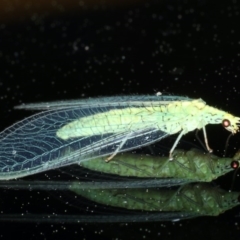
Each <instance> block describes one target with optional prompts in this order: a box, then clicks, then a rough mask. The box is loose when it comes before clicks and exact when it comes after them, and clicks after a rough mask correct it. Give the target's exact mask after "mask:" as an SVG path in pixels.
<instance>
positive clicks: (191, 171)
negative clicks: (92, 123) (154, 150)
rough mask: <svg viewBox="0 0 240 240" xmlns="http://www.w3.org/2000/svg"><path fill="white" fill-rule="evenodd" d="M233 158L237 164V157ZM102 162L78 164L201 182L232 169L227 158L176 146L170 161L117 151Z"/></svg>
mask: <svg viewBox="0 0 240 240" xmlns="http://www.w3.org/2000/svg"><path fill="white" fill-rule="evenodd" d="M235 158H236V159H235V160H236V161H238V162H239V163H240V161H239V159H240V158H239V157H235ZM103 161H104V160H103V159H102V158H97V159H93V160H90V161H85V162H81V164H80V165H81V166H83V167H84V168H88V169H91V170H95V171H99V172H104V173H108V174H116V175H120V176H127V177H130V176H134V177H145V178H179V179H189V180H192V181H204V182H210V181H212V180H213V179H216V178H218V177H219V176H222V175H224V174H226V173H227V172H230V171H231V170H232V168H231V167H230V165H231V162H232V159H231V158H220V157H217V156H215V155H213V154H208V153H207V154H205V153H203V152H201V151H199V150H197V149H191V150H189V151H185V150H180V149H176V150H175V152H174V161H169V158H168V157H159V156H146V155H144V156H141V155H138V154H130V153H124V154H119V155H117V156H116V157H115V158H114V159H113V160H111V161H110V162H109V163H107V164H104V162H103Z"/></svg>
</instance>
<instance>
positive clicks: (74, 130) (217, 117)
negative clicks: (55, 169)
mask: <svg viewBox="0 0 240 240" xmlns="http://www.w3.org/2000/svg"><path fill="white" fill-rule="evenodd" d="M142 105H143V106H142V107H141V106H139V107H134V106H132V107H131V106H127V107H125V108H120V109H111V110H109V111H106V112H101V113H95V114H92V115H89V116H86V117H82V118H79V119H76V120H75V121H72V122H70V123H68V124H66V125H64V126H63V127H62V128H60V129H59V130H58V131H57V133H56V135H57V136H58V137H59V138H61V139H64V140H67V139H72V138H77V137H81V136H91V135H102V134H106V133H121V132H129V131H136V130H139V129H145V128H150V127H157V128H158V129H159V130H161V131H162V132H165V133H167V134H175V133H177V132H179V131H181V130H183V131H184V133H187V132H189V131H192V130H194V129H201V128H203V127H204V126H205V125H206V124H219V123H221V122H222V120H223V119H229V120H230V122H232V127H233V128H234V129H233V130H234V131H235V130H236V129H237V126H235V122H236V121H238V118H236V119H235V117H234V116H232V115H230V114H227V113H226V112H224V111H221V110H218V109H216V108H213V107H210V106H208V105H206V103H205V102H204V101H203V100H202V99H196V100H188V101H186V100H183V101H171V102H167V101H166V102H159V103H157V102H154V103H153V102H150V103H148V102H143V103H142Z"/></svg>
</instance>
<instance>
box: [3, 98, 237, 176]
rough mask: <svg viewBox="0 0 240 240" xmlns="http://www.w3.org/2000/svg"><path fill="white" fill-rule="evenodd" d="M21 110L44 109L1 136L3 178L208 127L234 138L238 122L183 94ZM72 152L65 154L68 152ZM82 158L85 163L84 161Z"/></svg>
mask: <svg viewBox="0 0 240 240" xmlns="http://www.w3.org/2000/svg"><path fill="white" fill-rule="evenodd" d="M16 108H17V109H28V110H43V111H42V112H40V113H37V114H35V115H33V116H31V117H28V118H26V119H24V120H22V121H20V122H18V123H15V124H14V125H12V126H10V127H9V128H7V129H6V130H4V131H3V132H1V133H0V138H1V142H0V179H10V178H13V177H16V178H18V177H21V176H25V175H28V174H34V173H37V172H42V171H46V170H48V169H54V168H58V167H61V166H66V165H70V164H73V163H76V161H86V160H88V159H92V158H96V157H99V156H108V159H107V160H108V161H109V160H111V159H112V158H113V157H114V156H115V155H116V154H117V153H119V152H123V151H128V150H131V149H135V148H138V147H141V146H146V145H150V144H152V143H154V142H157V141H159V140H161V139H162V138H164V137H167V136H169V135H172V134H175V133H179V135H178V137H177V139H176V141H175V143H174V144H173V146H172V148H171V150H170V153H169V158H170V159H172V153H173V151H174V149H175V147H176V146H177V144H178V142H179V141H180V139H181V137H182V136H183V135H184V134H186V133H188V132H189V131H192V130H194V129H201V128H203V133H204V139H205V144H206V147H207V149H208V150H209V151H211V149H210V147H209V146H208V141H207V135H206V130H205V125H207V124H223V126H224V127H225V128H226V129H227V130H228V131H230V132H232V133H233V134H234V133H236V132H237V131H238V124H239V120H240V119H239V118H238V117H234V116H233V115H231V114H229V113H226V112H224V111H221V110H219V109H216V108H213V107H210V106H208V105H206V103H205V102H204V101H203V100H201V99H196V100H193V99H190V98H187V97H180V96H122V97H106V98H94V99H86V100H75V101H62V102H53V103H39V104H27V105H21V106H18V107H16ZM69 149H70V150H71V151H72V150H73V151H72V152H71V154H69V155H64V152H66V151H67V150H69ZM79 159H80V160H79Z"/></svg>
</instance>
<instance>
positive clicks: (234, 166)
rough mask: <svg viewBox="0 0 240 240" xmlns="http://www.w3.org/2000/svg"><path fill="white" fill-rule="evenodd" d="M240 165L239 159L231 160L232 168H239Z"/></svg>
mask: <svg viewBox="0 0 240 240" xmlns="http://www.w3.org/2000/svg"><path fill="white" fill-rule="evenodd" d="M238 167H239V162H238V161H232V162H231V168H232V169H237V168H238Z"/></svg>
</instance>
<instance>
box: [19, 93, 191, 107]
mask: <svg viewBox="0 0 240 240" xmlns="http://www.w3.org/2000/svg"><path fill="white" fill-rule="evenodd" d="M191 100H192V99H191V98H188V97H181V96H164V95H163V96H156V95H154V96H147V95H139V96H137V95H136V96H117V97H102V98H89V99H80V100H71V101H58V102H45V103H30V104H22V105H19V106H16V107H15V109H25V110H57V109H66V108H75V107H81V108H89V107H113V106H117V107H126V106H146V105H147V106H149V105H151V106H154V105H156V106H159V105H161V104H163V105H165V104H169V102H172V101H191Z"/></svg>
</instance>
